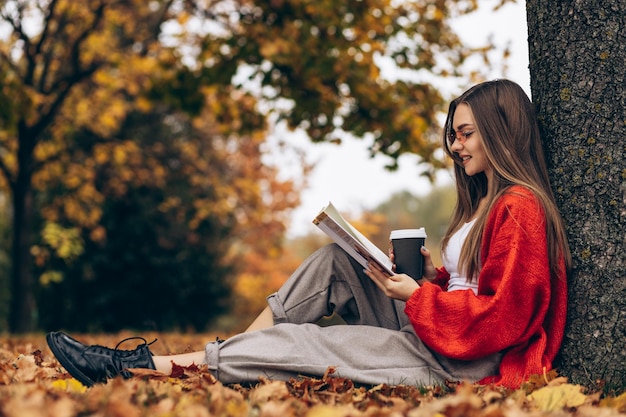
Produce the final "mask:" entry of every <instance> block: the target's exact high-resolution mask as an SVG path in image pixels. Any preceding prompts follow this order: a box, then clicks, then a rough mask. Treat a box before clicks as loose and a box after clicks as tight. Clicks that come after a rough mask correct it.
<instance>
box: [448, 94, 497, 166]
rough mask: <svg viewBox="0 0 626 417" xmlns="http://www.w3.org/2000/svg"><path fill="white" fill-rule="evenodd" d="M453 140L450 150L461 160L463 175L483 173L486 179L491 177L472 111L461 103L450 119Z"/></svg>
mask: <svg viewBox="0 0 626 417" xmlns="http://www.w3.org/2000/svg"><path fill="white" fill-rule="evenodd" d="M452 128H453V129H454V132H455V133H456V135H455V140H454V142H453V143H452V144H451V145H450V150H451V151H452V152H454V153H456V154H457V155H458V156H459V158H460V159H461V163H462V164H463V167H464V168H465V173H466V174H467V175H469V176H472V175H476V174H478V173H481V172H484V173H485V174H486V175H487V178H489V177H490V176H491V166H490V165H489V162H488V160H487V155H486V154H485V149H484V148H483V140H482V137H481V136H480V133H478V128H477V127H476V123H475V122H474V116H473V114H472V110H471V109H470V108H469V106H468V105H467V104H464V103H461V104H459V105H458V107H457V108H456V110H455V112H454V117H453V119H452Z"/></svg>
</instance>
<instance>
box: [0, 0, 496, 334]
mask: <svg viewBox="0 0 626 417" xmlns="http://www.w3.org/2000/svg"><path fill="white" fill-rule="evenodd" d="M474 7H475V4H474V3H473V2H465V1H458V2H457V1H452V0H450V1H443V0H442V1H436V2H406V3H397V2H393V1H390V0H367V1H364V0H343V1H335V0H324V1H316V2H309V1H301V0H271V1H263V2H252V1H247V0H241V1H231V0H229V1H211V2H207V1H202V0H196V1H191V0H168V1H165V0H155V1H150V2H144V1H140V0H130V1H117V0H85V1H81V2H75V1H71V0H45V1H44V0H13V1H5V2H3V3H2V4H1V6H0V85H1V86H2V87H1V88H0V103H1V104H0V173H1V174H2V176H1V179H0V186H1V187H2V189H3V190H4V191H5V195H7V196H8V199H9V201H10V207H9V210H8V213H7V214H8V216H10V217H9V218H10V219H11V224H10V226H9V228H8V229H9V232H10V236H11V244H10V245H9V246H10V257H9V259H10V262H9V264H10V268H11V269H10V270H11V272H10V282H9V293H10V300H11V302H10V311H9V320H8V327H9V330H10V331H12V332H26V331H30V330H33V329H35V328H37V327H38V326H43V327H48V326H54V327H76V328H85V329H87V328H89V329H94V330H95V329H99V328H102V329H108V330H113V329H116V328H122V327H127V326H133V327H143V326H148V325H149V326H156V327H157V328H162V329H163V328H168V327H170V326H181V327H182V326H186V325H188V326H192V327H195V328H200V327H202V326H203V323H206V324H209V323H210V322H211V320H212V319H213V318H214V317H215V315H217V314H218V313H219V312H221V311H222V310H223V309H224V308H225V306H227V305H228V302H227V298H226V297H227V295H228V294H229V292H230V290H231V289H232V288H236V289H237V288H238V289H239V290H241V288H242V287H244V288H249V285H248V284H250V283H251V280H255V279H256V280H261V281H265V282H271V283H274V282H278V281H279V278H278V276H279V275H280V273H281V272H280V271H279V270H281V271H282V269H281V268H283V267H284V268H285V269H286V268H288V267H290V263H289V262H287V263H284V264H280V263H279V266H278V267H277V266H276V265H275V263H274V260H275V259H277V258H278V257H279V256H280V253H281V249H282V244H283V237H284V231H285V223H286V219H287V218H288V214H289V211H290V210H291V209H293V208H294V207H295V206H297V204H298V190H299V189H300V188H301V187H303V186H305V185H306V182H305V179H306V173H307V172H308V169H309V167H307V166H305V165H303V166H302V175H301V178H303V182H302V183H300V184H294V183H291V182H289V181H280V180H279V177H278V175H277V170H276V167H271V166H269V165H268V164H266V163H265V162H264V159H263V153H264V148H263V143H264V139H265V138H266V137H267V135H269V134H270V132H271V124H273V123H281V122H285V123H287V124H288V125H289V126H290V127H291V128H294V129H295V128H300V129H303V130H304V131H306V132H307V133H308V135H309V136H310V138H311V139H312V140H313V141H334V142H337V141H340V140H341V137H342V135H343V134H352V135H354V136H357V137H360V138H364V139H366V140H368V141H369V142H370V143H371V152H372V154H375V153H384V154H387V155H389V156H390V157H391V161H392V162H391V164H390V166H391V168H393V167H394V165H395V161H396V160H397V158H398V156H399V155H400V154H402V153H404V152H414V153H416V154H417V155H420V156H421V158H422V160H423V161H424V162H428V163H429V165H427V166H428V167H429V168H428V170H427V172H426V174H432V172H433V171H434V170H435V169H437V168H438V167H443V166H444V163H443V162H442V154H441V153H440V152H437V149H438V137H437V135H438V126H439V123H438V122H437V119H436V117H437V115H438V114H439V112H440V111H441V110H442V106H443V105H444V103H445V102H446V100H445V98H444V97H442V95H441V94H440V93H439V92H438V91H437V90H436V89H435V88H434V87H433V86H432V85H431V84H430V83H429V82H427V81H424V82H422V81H420V82H418V81H414V80H413V81H409V80H406V79H404V80H403V79H400V80H398V81H394V82H390V81H388V80H385V79H384V77H383V76H382V73H381V69H380V68H381V66H382V65H383V64H391V65H393V66H395V67H397V68H399V69H400V70H408V71H410V72H411V74H422V75H423V74H428V76H423V77H422V79H428V77H429V76H456V75H460V72H461V71H462V70H461V69H462V64H463V63H464V61H465V60H466V58H467V57H468V56H470V55H472V54H482V55H483V56H484V57H485V59H487V56H486V51H487V50H488V49H489V46H486V47H485V48H483V49H479V50H469V49H468V48H465V47H463V45H461V44H460V42H459V39H458V38H457V36H456V35H455V34H454V32H453V31H452V30H451V28H450V27H449V26H448V23H447V21H448V20H447V19H449V18H450V17H451V16H454V15H457V14H459V13H464V12H466V11H469V10H471V9H472V8H474ZM486 63H487V64H488V61H486ZM487 71H488V68H487V67H485V72H487ZM469 77H470V78H472V77H473V78H474V79H477V78H480V74H469ZM268 123H269V124H268ZM283 146H287V147H288V146H289V144H283ZM190 260H191V261H190ZM262 262H267V263H266V264H265V265H263V264H262ZM183 264H186V265H184V266H181V265H183ZM271 265H274V267H272V266H271ZM229 271H232V272H229ZM283 272H284V271H283ZM274 275H276V276H275V277H272V278H271V279H267V278H268V276H274ZM283 275H284V274H283ZM238 276H239V277H245V280H246V281H245V282H248V284H246V285H239V286H237V278H236V277H238ZM242 279H243V278H242ZM257 283H258V281H257ZM250 285H251V284H250ZM174 289H176V290H177V292H179V293H180V294H176V295H174V294H173V293H171V292H172V291H173V290H174ZM165 293H169V294H167V295H168V296H169V298H168V297H166V294H165ZM37 296H38V299H37ZM89 303H91V304H92V305H88V304H89ZM133 304H134V306H132V307H131V305H133ZM170 304H171V305H170ZM122 305H123V307H122ZM181 305H184V306H186V307H191V306H193V307H194V310H195V314H196V317H194V318H192V317H191V316H193V313H192V312H187V313H185V314H184V316H186V318H185V319H183V318H180V319H178V318H176V315H177V314H178V313H180V306H181ZM54 310H56V311H54ZM86 310H88V311H89V315H87V314H86V313H84V312H85V311H86ZM165 310H169V311H165ZM116 311H119V313H118V312H116ZM77 314H78V315H79V316H82V317H80V318H79V317H77ZM181 316H183V314H182V313H181ZM151 320H152V321H153V323H150V324H148V322H150V321H151Z"/></svg>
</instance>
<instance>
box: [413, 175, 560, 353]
mask: <svg viewBox="0 0 626 417" xmlns="http://www.w3.org/2000/svg"><path fill="white" fill-rule="evenodd" d="M480 258H481V262H482V267H481V271H480V274H479V279H478V294H474V293H473V292H472V291H471V290H463V291H453V292H446V291H445V290H444V289H443V288H442V287H441V286H439V285H433V284H430V283H426V284H424V285H423V286H422V287H421V288H419V289H417V290H416V291H415V292H414V293H413V295H412V296H411V298H410V299H409V300H408V301H407V303H406V307H405V312H406V314H407V315H408V317H409V319H410V321H411V323H412V325H413V328H414V329H415V332H416V334H417V335H418V337H419V338H420V339H421V340H422V341H424V343H426V345H428V346H429V347H430V348H431V349H433V350H434V351H436V352H438V353H440V354H442V355H444V356H447V357H450V358H455V359H462V360H472V359H478V358H480V357H483V356H487V355H490V354H492V353H495V352H500V351H504V350H507V349H510V348H514V347H518V348H523V346H524V345H526V344H528V343H530V342H531V339H533V340H536V339H537V338H539V339H542V338H543V339H545V332H544V330H543V328H542V322H543V320H544V318H545V315H546V311H547V309H548V307H549V304H550V268H549V265H548V252H547V244H546V233H545V216H544V213H543V209H542V208H541V205H540V203H539V202H538V200H537V199H536V197H534V195H533V194H532V193H531V192H530V191H528V190H526V189H525V188H521V187H513V188H511V189H509V190H508V191H507V192H506V193H505V194H504V195H503V196H501V197H500V198H499V200H498V201H497V202H496V204H495V206H494V207H493V209H492V211H491V213H490V215H489V218H488V219H487V223H486V226H485V230H484V232H483V239H482V243H481V256H480ZM533 343H534V342H533Z"/></svg>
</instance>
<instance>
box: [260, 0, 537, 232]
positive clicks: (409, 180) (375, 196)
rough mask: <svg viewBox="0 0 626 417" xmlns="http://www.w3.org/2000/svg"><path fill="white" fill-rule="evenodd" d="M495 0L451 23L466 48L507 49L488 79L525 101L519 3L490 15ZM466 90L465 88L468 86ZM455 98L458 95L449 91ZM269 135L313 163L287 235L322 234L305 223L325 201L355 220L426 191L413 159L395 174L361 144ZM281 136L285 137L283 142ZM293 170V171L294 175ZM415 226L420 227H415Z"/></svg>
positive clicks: (288, 169) (444, 175)
mask: <svg viewBox="0 0 626 417" xmlns="http://www.w3.org/2000/svg"><path fill="white" fill-rule="evenodd" d="M497 2H498V1H493V0H481V2H480V7H481V9H480V10H479V11H477V12H475V13H472V14H471V15H468V16H464V17H462V18H458V19H456V21H455V22H454V24H453V27H454V28H455V30H456V32H457V33H458V34H459V36H460V37H461V39H462V41H463V42H465V43H466V44H467V45H469V46H478V45H481V44H484V43H485V42H486V40H487V39H488V37H489V36H491V37H492V38H493V41H494V43H495V44H496V45H498V46H502V47H504V46H505V45H510V48H511V57H510V59H509V65H508V68H507V70H506V73H503V72H502V71H503V70H502V68H501V66H499V65H495V67H496V69H495V70H494V72H493V73H492V77H491V78H508V79H511V80H513V81H515V82H517V83H518V84H520V85H521V86H522V87H523V88H524V89H525V90H526V92H527V94H528V95H529V96H530V75H529V71H528V45H527V43H526V42H527V30H526V11H525V2H524V1H522V0H518V1H517V2H516V3H515V4H513V3H507V4H506V5H505V6H503V7H502V8H500V9H499V10H498V11H496V12H493V11H492V9H493V7H492V6H493V5H494V4H496V3H497ZM468 87H469V86H468ZM451 92H452V93H453V94H455V95H458V94H460V93H461V92H462V91H460V90H459V91H454V90H452V91H451ZM275 135H276V136H277V137H278V138H280V137H282V139H283V140H288V141H289V142H291V143H295V144H296V145H297V146H299V147H302V148H304V149H305V150H306V155H307V160H308V161H309V162H312V163H315V168H314V170H313V172H312V173H311V174H310V177H309V184H308V187H307V188H306V189H305V190H304V191H303V192H302V193H301V205H300V206H299V207H298V208H297V209H296V210H295V211H294V212H293V215H292V216H291V224H290V226H289V228H288V236H290V237H294V236H298V235H304V234H308V233H314V232H318V233H322V232H321V231H319V230H318V229H317V228H316V227H315V226H314V225H313V224H312V222H311V220H312V219H313V218H314V217H315V215H316V214H317V213H318V212H319V211H320V210H321V209H322V207H323V206H324V205H326V204H327V203H328V202H329V201H332V203H333V204H334V205H335V206H336V207H337V209H338V210H339V211H340V212H342V213H349V214H350V215H358V214H359V213H361V212H362V211H364V210H367V209H371V208H374V207H375V206H376V205H378V204H380V203H382V202H384V201H385V200H387V199H388V198H389V197H390V196H391V195H392V194H394V193H396V192H400V191H405V190H406V191H409V192H411V193H413V194H415V195H425V194H427V193H428V192H429V191H430V189H431V187H432V186H431V184H430V182H429V181H428V180H426V179H424V178H421V177H420V175H419V174H420V172H421V171H422V169H421V168H420V167H419V165H418V159H417V157H415V156H414V155H408V154H407V155H403V156H402V157H400V159H399V169H398V170H397V171H394V172H389V171H387V170H386V169H385V168H384V167H385V165H386V164H387V163H388V162H389V159H388V158H386V157H384V156H382V155H381V156H377V157H375V158H370V157H369V154H368V150H367V146H368V145H369V144H368V143H367V142H365V141H362V140H358V139H350V138H348V139H346V140H343V141H342V144H341V145H334V144H313V143H310V142H309V141H308V139H307V138H306V137H304V136H303V135H298V134H295V133H293V132H287V131H280V130H277V131H276V132H275ZM286 135H289V136H288V137H287V136H286ZM272 159H275V160H276V161H277V163H278V165H279V166H281V167H282V168H281V173H282V175H284V176H285V177H289V176H290V175H293V172H295V171H294V170H293V166H292V165H291V164H293V158H290V156H289V154H284V155H281V154H280V152H279V151H275V152H274V154H273V155H272ZM296 171H297V170H296ZM451 181H452V177H451V175H450V174H449V173H448V172H441V173H439V174H438V177H437V183H439V184H444V183H446V182H447V183H449V182H451ZM415 227H420V225H419V224H416V225H415Z"/></svg>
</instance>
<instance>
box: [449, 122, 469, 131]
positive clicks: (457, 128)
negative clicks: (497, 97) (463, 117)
mask: <svg viewBox="0 0 626 417" xmlns="http://www.w3.org/2000/svg"><path fill="white" fill-rule="evenodd" d="M473 126H474V125H473V124H472V123H463V124H460V125H459V126H457V127H456V130H457V132H458V131H460V130H463V129H465V128H466V127H473ZM452 128H453V129H454V126H452Z"/></svg>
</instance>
